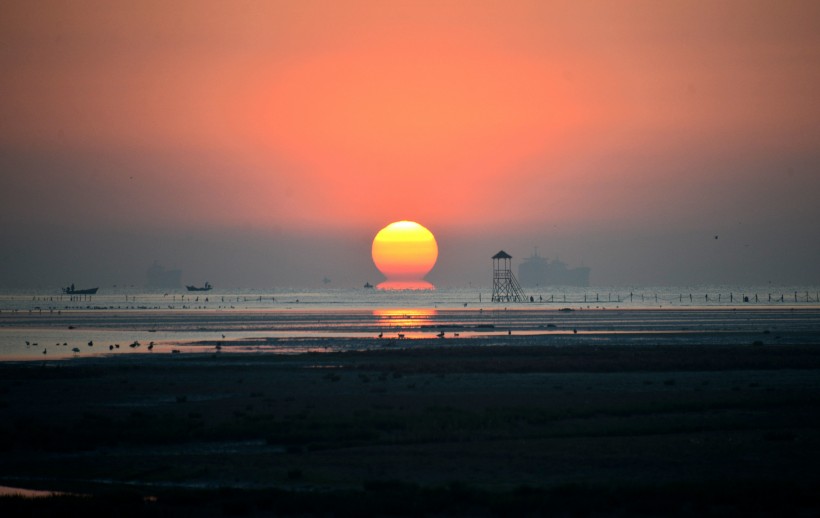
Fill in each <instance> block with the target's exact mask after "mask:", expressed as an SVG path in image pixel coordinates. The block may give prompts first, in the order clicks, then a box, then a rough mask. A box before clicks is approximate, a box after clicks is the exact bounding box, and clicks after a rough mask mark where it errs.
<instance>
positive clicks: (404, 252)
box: [371, 221, 438, 287]
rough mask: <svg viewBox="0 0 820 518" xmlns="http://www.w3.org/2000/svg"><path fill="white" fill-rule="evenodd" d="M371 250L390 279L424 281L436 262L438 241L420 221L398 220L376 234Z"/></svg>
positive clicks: (394, 280)
mask: <svg viewBox="0 0 820 518" xmlns="http://www.w3.org/2000/svg"><path fill="white" fill-rule="evenodd" d="M371 253H372V256H373V262H374V263H375V264H376V268H378V269H379V271H381V272H382V273H383V274H384V276H385V277H387V280H388V281H389V282H396V281H402V282H407V281H422V279H424V276H425V275H427V273H428V272H429V271H430V270H432V269H433V266H435V264H436V259H437V258H438V244H436V238H435V237H434V236H433V233H432V232H430V231H429V230H427V229H426V228H424V227H423V226H421V225H419V224H418V223H415V222H413V221H397V222H395V223H391V224H389V225H387V226H386V227H384V228H383V229H381V230H380V231H379V233H378V234H376V237H375V238H374V239H373V247H372V250H371ZM380 286H381V285H380ZM385 287H389V286H385ZM430 287H432V285H430Z"/></svg>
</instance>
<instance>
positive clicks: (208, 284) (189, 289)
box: [185, 282, 213, 291]
mask: <svg viewBox="0 0 820 518" xmlns="http://www.w3.org/2000/svg"><path fill="white" fill-rule="evenodd" d="M185 287H186V288H188V291H211V289H212V288H213V286H211V283H210V282H206V283H205V286H203V287H201V288H199V287H197V286H185Z"/></svg>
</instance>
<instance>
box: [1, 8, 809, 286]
mask: <svg viewBox="0 0 820 518" xmlns="http://www.w3.org/2000/svg"><path fill="white" fill-rule="evenodd" d="M0 70H2V74H0V218H1V219H0V221H2V226H1V227H0V238H2V249H0V286H20V285H34V286H51V285H59V284H67V283H69V282H76V283H78V284H87V283H92V284H106V283H118V282H119V283H136V284H142V283H143V282H144V281H145V278H144V274H145V269H146V268H147V267H148V266H149V265H150V264H151V262H152V261H153V260H155V259H156V260H158V261H160V262H161V263H162V264H164V265H166V266H168V267H178V268H181V269H182V270H183V272H184V273H183V281H185V282H189V283H191V282H196V283H201V282H204V280H206V279H207V280H210V281H211V282H212V283H213V284H215V285H217V286H224V287H227V286H235V287H253V286H259V287H265V288H267V287H275V286H287V285H317V284H319V283H321V279H322V278H323V277H324V276H328V277H330V278H331V279H332V280H333V285H336V286H360V285H361V284H362V283H363V282H364V281H366V280H370V281H372V282H378V281H380V280H381V278H380V276H379V274H378V272H377V271H376V269H375V267H374V266H373V264H372V261H371V260H370V243H371V241H372V239H373V236H374V235H375V234H376V232H377V231H378V230H379V229H380V228H382V227H383V226H385V225H386V224H388V223H390V222H392V221H396V220H401V219H409V220H415V221H418V222H420V223H422V224H423V225H425V226H427V227H428V228H429V229H430V230H431V231H432V232H433V233H434V234H435V235H436V236H437V238H438V241H439V247H440V254H439V263H438V265H437V266H436V268H435V269H434V271H433V272H432V273H431V274H430V275H429V277H428V278H429V279H430V280H432V281H434V282H436V283H437V284H440V285H456V286H461V285H466V284H468V283H473V284H477V285H482V284H488V283H489V282H490V280H491V279H490V275H491V272H490V268H491V261H490V259H489V258H490V257H491V256H492V255H493V254H494V253H495V252H497V251H498V250H499V249H502V248H503V249H505V250H507V251H508V252H509V253H511V254H512V255H513V256H514V257H515V258H516V259H519V258H521V257H524V256H527V255H529V254H530V253H531V251H532V249H533V247H534V246H538V247H539V252H540V253H541V255H545V256H548V257H551V258H553V257H560V258H561V259H563V260H565V261H566V262H568V263H570V264H571V265H580V264H584V265H586V266H589V267H591V268H592V276H591V280H592V282H593V283H595V284H691V283H722V282H725V283H732V282H746V283H760V284H764V283H767V282H774V283H820V231H818V227H819V226H820V225H818V222H820V2H817V1H814V0H808V1H792V2H789V1H768V2H760V1H749V0H742V1H741V0H738V1H708V2H707V1H703V2H698V1H695V2H693V1H691V0H687V1H679V2H678V1H663V2H658V1H655V0H647V1H623V2H620V1H619V2H613V1H610V0H602V1H589V2H584V1H566V2H551V1H545V0H535V1H515V2H509V1H498V2H495V1H464V2H447V1H441V0H437V1H430V2H423V1H411V2H385V1H345V2H335V1H321V2H310V1H305V0H299V1H292V2H273V1H259V2H254V1H244V2H243V1H236V2H212V1H208V0H196V1H191V2H168V1H157V2H151V1H141V2H116V1H74V2H64V1H38V2H33V1H11V2H4V3H3V4H2V5H0ZM716 235H717V236H719V238H718V239H715V238H714V236H716Z"/></svg>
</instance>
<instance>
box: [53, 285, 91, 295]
mask: <svg viewBox="0 0 820 518" xmlns="http://www.w3.org/2000/svg"><path fill="white" fill-rule="evenodd" d="M98 289H100V288H99V287H97V288H85V289H83V290H78V289H75V288H74V285H73V284H72V285H71V286H66V287H65V288H63V289H62V290H63V293H65V294H66V295H95V294H96V293H97V290H98Z"/></svg>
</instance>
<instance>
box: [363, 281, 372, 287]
mask: <svg viewBox="0 0 820 518" xmlns="http://www.w3.org/2000/svg"><path fill="white" fill-rule="evenodd" d="M364 287H365V288H366V289H370V288H372V287H373V285H372V284H370V283H369V282H366V283H364Z"/></svg>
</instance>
